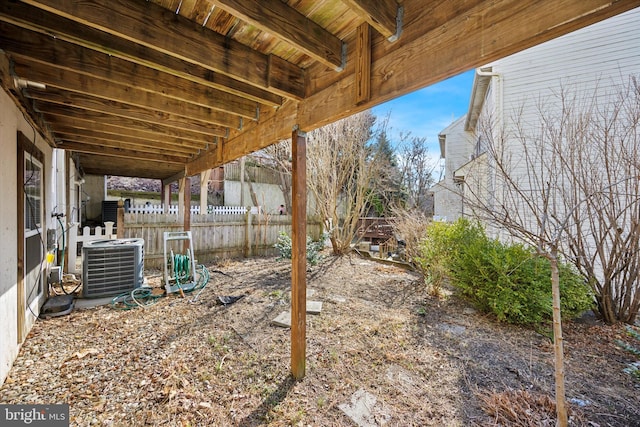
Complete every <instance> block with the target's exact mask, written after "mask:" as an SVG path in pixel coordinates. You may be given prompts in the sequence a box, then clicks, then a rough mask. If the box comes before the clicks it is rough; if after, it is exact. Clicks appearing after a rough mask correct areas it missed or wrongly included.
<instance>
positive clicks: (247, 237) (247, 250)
mask: <svg viewBox="0 0 640 427" xmlns="http://www.w3.org/2000/svg"><path fill="white" fill-rule="evenodd" d="M251 219H252V215H251V206H247V213H246V214H245V216H244V257H245V258H249V257H251V255H252V247H253V240H252V238H251V231H252V229H253V225H252V224H251Z"/></svg>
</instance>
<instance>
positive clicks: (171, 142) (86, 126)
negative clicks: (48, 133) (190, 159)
mask: <svg viewBox="0 0 640 427" xmlns="http://www.w3.org/2000/svg"><path fill="white" fill-rule="evenodd" d="M55 125H56V126H55V133H56V134H59V133H64V134H67V135H76V136H83V137H90V138H96V139H104V140H108V141H120V142H127V143H129V144H131V145H136V146H139V147H140V148H139V149H140V150H142V149H144V147H145V146H146V147H149V148H156V147H157V148H158V149H162V150H166V151H167V152H174V153H176V154H179V153H181V154H183V155H192V154H194V153H197V152H198V151H201V150H202V151H204V150H206V149H207V147H208V145H207V144H202V143H201V144H185V143H184V141H179V140H176V139H170V138H157V137H156V138H150V137H148V136H147V135H142V136H141V135H139V134H134V133H122V132H121V129H122V128H115V129H114V127H111V128H105V127H104V126H102V127H101V128H100V129H98V126H97V125H98V124H97V123H91V122H83V121H78V122H77V123H68V121H57V122H56V123H55ZM92 125H94V126H92ZM212 145H213V144H212Z"/></svg>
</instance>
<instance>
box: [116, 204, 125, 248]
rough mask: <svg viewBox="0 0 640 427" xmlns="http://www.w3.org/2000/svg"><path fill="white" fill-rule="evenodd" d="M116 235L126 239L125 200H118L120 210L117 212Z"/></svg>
mask: <svg viewBox="0 0 640 427" xmlns="http://www.w3.org/2000/svg"><path fill="white" fill-rule="evenodd" d="M116 221H117V223H116V224H117V225H116V237H117V238H118V239H124V201H123V200H122V199H120V200H118V212H117V214H116Z"/></svg>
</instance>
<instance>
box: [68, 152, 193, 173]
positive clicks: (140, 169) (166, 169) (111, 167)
mask: <svg viewBox="0 0 640 427" xmlns="http://www.w3.org/2000/svg"><path fill="white" fill-rule="evenodd" d="M74 158H75V159H76V160H77V162H78V164H79V165H80V167H81V168H82V170H83V171H84V173H86V174H89V175H116V176H133V177H137V178H153V179H159V178H160V179H162V178H165V177H168V176H172V175H175V174H176V173H179V172H180V171H184V165H182V164H176V163H167V162H141V161H140V159H137V158H131V159H129V158H125V157H117V158H114V157H112V156H102V155H100V154H99V153H90V154H84V153H78V152H76V153H75V154H74Z"/></svg>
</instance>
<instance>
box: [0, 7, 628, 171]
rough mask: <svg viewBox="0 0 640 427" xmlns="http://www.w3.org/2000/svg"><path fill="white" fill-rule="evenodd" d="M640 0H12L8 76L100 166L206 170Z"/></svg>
mask: <svg viewBox="0 0 640 427" xmlns="http://www.w3.org/2000/svg"><path fill="white" fill-rule="evenodd" d="M638 6H640V0H624V1H612V0H540V1H537V2H522V1H519V0H446V1H444V0H404V1H399V2H397V1H396V0H287V1H283V0H263V1H260V2H256V1H248V0H148V1H143V0H83V1H74V0H24V1H18V0H9V1H3V2H0V50H1V52H0V80H1V83H2V86H3V88H4V90H5V91H6V92H7V93H9V94H10V96H12V97H13V98H14V100H15V102H16V103H17V104H18V105H19V107H20V108H21V109H22V110H23V111H24V112H25V114H26V115H27V117H29V119H30V121H32V123H33V124H34V125H35V126H37V128H38V129H39V130H40V133H41V134H42V135H43V136H44V137H45V139H46V140H47V141H48V142H49V144H50V145H51V146H53V147H57V148H63V149H65V150H68V151H70V152H72V153H73V155H74V156H75V157H76V159H77V161H78V163H79V165H80V167H81V168H82V170H83V171H84V172H85V173H87V174H105V175H108V174H111V175H124V176H137V177H147V178H157V179H164V180H167V179H170V178H171V177H175V176H184V175H194V174H197V173H199V172H201V171H203V170H206V169H209V168H213V167H216V166H219V165H222V164H224V163H227V162H229V161H232V160H235V159H237V158H239V157H241V156H243V155H246V154H248V153H251V152H253V151H256V150H259V149H261V148H264V147H266V146H268V145H271V144H273V143H275V142H278V141H279V140H281V139H286V138H289V137H290V136H291V130H292V128H293V127H294V126H295V125H297V126H298V127H299V128H300V129H302V130H304V131H309V130H313V129H315V128H317V127H320V126H322V125H324V124H326V123H330V122H333V121H335V120H337V119H340V118H343V117H346V116H348V115H351V114H353V113H355V112H358V111H362V110H365V109H368V108H370V107H372V106H375V105H377V104H380V103H382V102H384V101H387V100H390V99H393V98H395V97H398V96H401V95H403V94H406V93H409V92H411V91H414V90H416V89H419V88H422V87H425V86H428V85H430V84H433V83H436V82H438V81H441V80H443V79H445V78H447V77H450V76H453V75H455V74H458V73H460V72H463V71H465V70H468V69H471V68H473V67H478V66H481V65H483V64H486V63H489V62H491V61H493V60H496V59H498V58H501V57H503V56H506V55H509V54H512V53H515V52H517V51H520V50H523V49H525V48H528V47H530V46H533V45H535V44H538V43H541V42H544V41H546V40H549V39H551V38H554V37H557V36H560V35H562V34H565V33H567V32H570V31H573V30H576V29H578V28H581V27H584V26H586V25H589V24H591V23H594V22H597V21H600V20H602V19H605V18H608V17H611V16H613V15H616V14H619V13H622V12H624V11H626V10H629V9H632V8H635V7H638Z"/></svg>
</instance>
